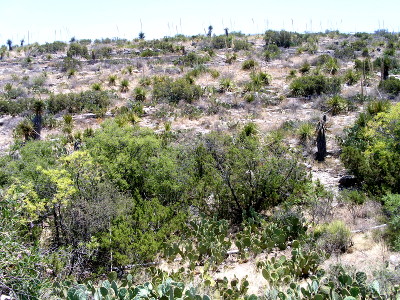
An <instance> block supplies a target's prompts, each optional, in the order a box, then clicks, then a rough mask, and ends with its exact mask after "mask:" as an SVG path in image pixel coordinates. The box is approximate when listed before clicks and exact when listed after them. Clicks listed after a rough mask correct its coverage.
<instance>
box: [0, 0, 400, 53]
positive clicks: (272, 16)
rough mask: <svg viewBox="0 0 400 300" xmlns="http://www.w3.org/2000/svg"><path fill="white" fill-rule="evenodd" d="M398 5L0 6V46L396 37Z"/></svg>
mask: <svg viewBox="0 0 400 300" xmlns="http://www.w3.org/2000/svg"><path fill="white" fill-rule="evenodd" d="M399 11H400V0H380V1H376V0H374V1H373V0H363V1H360V0H332V1H326V0H273V1H271V0H263V1H262V0H240V1H239V0H231V1H218V0H202V1H193V0H185V1H182V0H141V1H137V0H114V1H111V0H108V1H105V0H68V1H64V0H0V45H1V44H6V41H7V40H8V39H11V40H12V41H13V42H14V44H18V43H19V41H20V40H21V39H24V40H25V43H28V42H29V43H33V42H39V43H45V42H52V41H54V40H60V41H69V40H70V39H71V37H75V38H76V39H83V38H90V39H96V38H106V37H109V38H114V37H119V38H126V39H129V40H131V39H133V38H137V37H138V34H139V32H140V31H141V30H142V31H143V32H144V33H145V36H146V39H154V38H162V37H164V36H174V35H176V34H184V35H196V34H204V33H205V32H206V30H207V27H208V26H209V25H212V26H213V28H214V30H213V33H215V34H217V35H218V34H223V33H224V28H229V31H241V32H243V33H245V34H255V33H263V32H265V30H267V29H273V30H281V29H285V30H288V31H297V32H306V31H307V32H319V31H325V30H339V31H340V32H373V31H375V30H377V29H387V30H389V31H391V32H392V31H395V32H399V31H400V18H399V15H398V13H399Z"/></svg>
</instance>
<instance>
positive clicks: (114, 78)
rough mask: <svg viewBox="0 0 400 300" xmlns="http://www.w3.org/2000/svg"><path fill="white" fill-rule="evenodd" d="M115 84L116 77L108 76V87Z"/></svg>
mask: <svg viewBox="0 0 400 300" xmlns="http://www.w3.org/2000/svg"><path fill="white" fill-rule="evenodd" d="M116 82H117V75H110V76H108V85H112V86H114V85H115V84H116Z"/></svg>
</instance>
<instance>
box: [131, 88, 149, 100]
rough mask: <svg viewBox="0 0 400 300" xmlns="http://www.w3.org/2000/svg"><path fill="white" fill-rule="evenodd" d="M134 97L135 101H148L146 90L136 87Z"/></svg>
mask: <svg viewBox="0 0 400 300" xmlns="http://www.w3.org/2000/svg"><path fill="white" fill-rule="evenodd" d="M133 95H134V97H135V100H137V101H144V100H146V90H145V89H144V88H141V87H135V89H134V90H133Z"/></svg>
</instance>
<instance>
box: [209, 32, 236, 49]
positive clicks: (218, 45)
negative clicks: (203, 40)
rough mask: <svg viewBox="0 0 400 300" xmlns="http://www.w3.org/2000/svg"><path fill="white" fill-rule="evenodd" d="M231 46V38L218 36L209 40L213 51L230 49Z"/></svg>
mask: <svg viewBox="0 0 400 300" xmlns="http://www.w3.org/2000/svg"><path fill="white" fill-rule="evenodd" d="M231 44H232V36H228V37H227V36H225V35H218V36H214V37H213V38H212V39H211V47H212V48H214V49H224V48H230V47H231Z"/></svg>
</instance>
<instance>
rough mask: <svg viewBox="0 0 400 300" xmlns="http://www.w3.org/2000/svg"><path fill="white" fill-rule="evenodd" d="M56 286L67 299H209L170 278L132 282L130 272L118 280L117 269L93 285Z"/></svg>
mask: <svg viewBox="0 0 400 300" xmlns="http://www.w3.org/2000/svg"><path fill="white" fill-rule="evenodd" d="M55 290H57V291H58V296H59V297H60V298H61V299H67V300H87V299H95V300H139V299H140V300H146V299H148V300H158V299H159V300H164V299H174V300H210V297H208V296H207V295H199V294H197V293H196V290H195V289H194V288H193V287H190V288H186V287H185V284H184V283H182V282H176V281H173V280H172V279H171V278H167V279H165V280H163V281H162V282H161V283H160V284H158V285H157V286H155V285H154V284H153V283H151V282H146V283H144V284H142V285H139V286H134V285H133V277H132V275H130V274H129V275H128V276H127V277H126V278H125V279H124V280H122V281H118V280H117V273H115V272H111V273H110V274H109V275H108V280H104V281H103V282H101V283H99V285H98V286H94V284H93V283H92V282H91V281H87V282H86V283H85V284H74V283H72V282H69V281H66V282H64V283H63V284H57V285H56V286H55Z"/></svg>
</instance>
